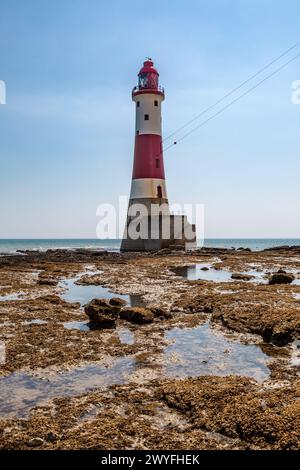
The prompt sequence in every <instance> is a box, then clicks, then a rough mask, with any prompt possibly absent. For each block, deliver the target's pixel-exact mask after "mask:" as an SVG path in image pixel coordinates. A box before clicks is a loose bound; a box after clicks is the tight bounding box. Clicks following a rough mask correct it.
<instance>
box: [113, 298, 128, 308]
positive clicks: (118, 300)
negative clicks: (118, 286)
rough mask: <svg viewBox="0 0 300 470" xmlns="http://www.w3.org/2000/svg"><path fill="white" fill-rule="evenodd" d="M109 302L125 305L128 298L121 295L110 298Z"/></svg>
mask: <svg viewBox="0 0 300 470" xmlns="http://www.w3.org/2000/svg"><path fill="white" fill-rule="evenodd" d="M109 304H110V305H113V306H115V307H120V308H121V307H123V306H124V305H126V304H127V302H126V300H124V299H120V297H113V298H112V299H110V300H109Z"/></svg>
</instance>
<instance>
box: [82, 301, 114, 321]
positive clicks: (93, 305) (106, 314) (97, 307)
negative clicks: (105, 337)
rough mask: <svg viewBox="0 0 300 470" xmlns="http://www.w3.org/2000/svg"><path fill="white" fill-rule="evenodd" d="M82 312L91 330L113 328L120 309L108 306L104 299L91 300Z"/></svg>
mask: <svg viewBox="0 0 300 470" xmlns="http://www.w3.org/2000/svg"><path fill="white" fill-rule="evenodd" d="M84 311H85V313H86V314H87V316H88V317H89V319H90V321H91V324H92V325H91V326H92V327H93V328H114V327H115V326H116V320H117V318H118V316H119V311H120V308H119V307H116V306H113V305H110V304H109V303H108V301H107V300H105V299H93V300H92V301H91V302H90V303H89V304H87V305H85V307H84Z"/></svg>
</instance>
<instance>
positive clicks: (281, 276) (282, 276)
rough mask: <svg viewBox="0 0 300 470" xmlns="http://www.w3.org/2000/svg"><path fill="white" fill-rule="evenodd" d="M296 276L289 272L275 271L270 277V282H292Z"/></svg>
mask: <svg viewBox="0 0 300 470" xmlns="http://www.w3.org/2000/svg"><path fill="white" fill-rule="evenodd" d="M294 279H295V277H294V276H293V275H292V274H287V273H279V272H277V273H274V274H272V276H271V277H270V279H269V284H270V285H273V284H291V283H292V282H293V281H294Z"/></svg>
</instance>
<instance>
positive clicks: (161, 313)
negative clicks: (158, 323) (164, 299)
mask: <svg viewBox="0 0 300 470" xmlns="http://www.w3.org/2000/svg"><path fill="white" fill-rule="evenodd" d="M150 310H151V312H152V313H153V315H154V318H165V319H168V318H172V314H171V313H170V312H167V311H166V310H163V309H162V308H159V307H152V308H151V309H150Z"/></svg>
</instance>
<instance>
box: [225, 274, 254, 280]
mask: <svg viewBox="0 0 300 470" xmlns="http://www.w3.org/2000/svg"><path fill="white" fill-rule="evenodd" d="M253 278H254V276H252V275H251V274H243V273H233V274H231V279H234V280H238V281H251V279H253Z"/></svg>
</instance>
